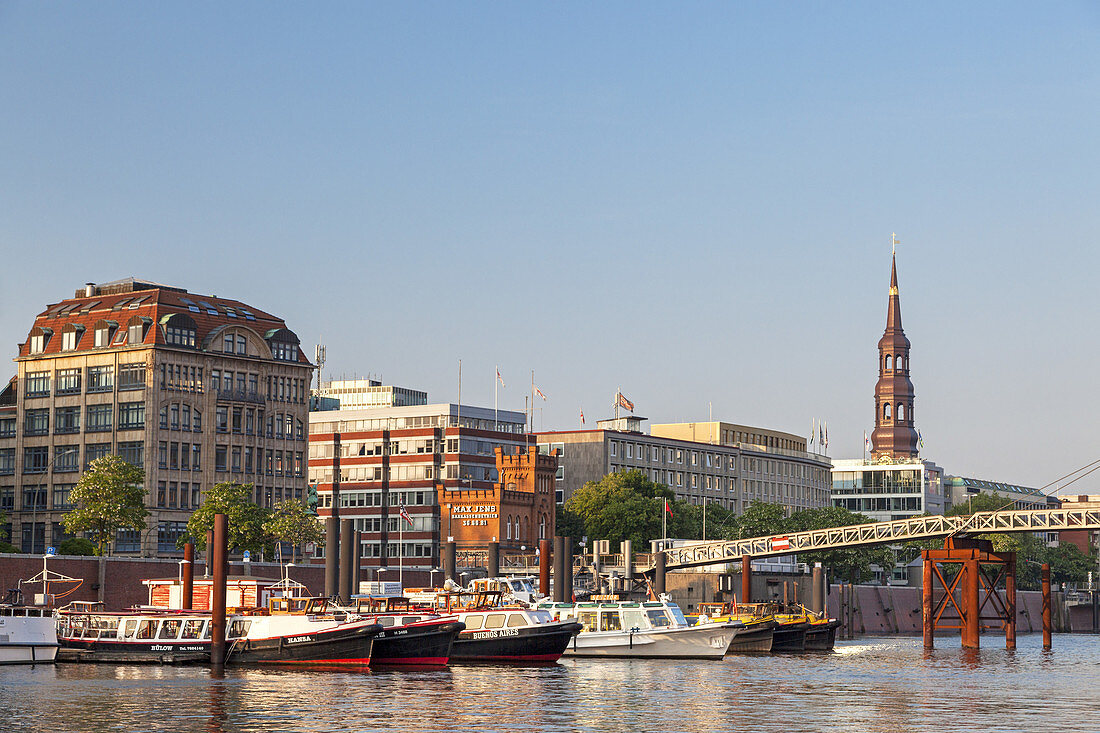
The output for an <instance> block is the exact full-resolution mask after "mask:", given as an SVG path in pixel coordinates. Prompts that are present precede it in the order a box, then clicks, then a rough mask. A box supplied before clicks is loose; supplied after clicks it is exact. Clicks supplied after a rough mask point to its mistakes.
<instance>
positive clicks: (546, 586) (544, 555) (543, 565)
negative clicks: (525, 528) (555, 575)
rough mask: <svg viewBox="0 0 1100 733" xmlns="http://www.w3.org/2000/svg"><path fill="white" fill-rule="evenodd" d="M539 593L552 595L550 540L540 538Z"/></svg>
mask: <svg viewBox="0 0 1100 733" xmlns="http://www.w3.org/2000/svg"><path fill="white" fill-rule="evenodd" d="M539 595H540V596H542V597H543V598H546V597H547V596H549V595H550V540H539Z"/></svg>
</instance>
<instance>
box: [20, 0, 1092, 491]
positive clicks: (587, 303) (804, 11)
mask: <svg viewBox="0 0 1100 733" xmlns="http://www.w3.org/2000/svg"><path fill="white" fill-rule="evenodd" d="M0 100H2V103H0V161H2V165H0V251H2V252H3V255H4V266H3V267H2V268H0V344H2V343H6V344H7V348H8V350H9V353H10V354H11V355H12V356H13V357H14V355H15V350H16V345H17V344H18V343H20V342H22V341H23V340H25V338H26V335H27V332H28V330H29V329H30V327H31V324H32V322H33V319H34V316H35V315H36V314H37V313H39V312H41V311H42V310H43V309H44V308H45V306H46V304H48V303H54V302H57V301H59V300H61V299H63V298H66V297H72V294H73V292H74V290H76V288H78V287H80V286H82V285H83V283H85V282H106V281H110V280H115V279H118V278H123V277H130V276H135V277H138V278H144V279H150V280H153V281H157V282H162V283H166V284H171V285H177V286H181V287H184V288H187V289H188V290H189V291H191V292H193V293H199V294H205V295H218V296H221V297H230V298H236V299H239V300H241V301H243V302H245V303H247V304H250V305H252V306H254V307H257V308H260V309H263V310H267V311H269V312H272V313H274V314H276V315H278V316H280V317H282V318H284V319H285V320H286V321H287V323H288V325H289V327H290V328H291V329H292V330H294V331H295V332H296V333H297V334H298V335H299V337H300V338H301V340H302V344H303V348H304V350H305V351H306V353H307V354H308V355H310V356H311V357H312V354H313V345H314V344H316V343H318V342H321V343H324V344H325V345H326V347H327V354H328V359H327V363H326V365H325V368H324V379H326V380H327V379H329V378H330V377H332V378H340V377H348V378H350V377H353V376H366V375H372V376H377V377H380V378H381V379H382V380H383V381H384V382H386V383H390V384H397V385H400V386H405V387H411V388H416V389H423V390H426V391H427V392H428V394H429V399H430V401H433V402H437V401H438V402H443V401H455V400H456V399H457V397H458V371H459V360H461V363H462V401H463V402H464V403H466V404H476V405H482V406H492V405H493V401H494V383H495V369H496V368H497V367H499V369H500V372H501V375H502V377H503V379H504V384H505V387H504V388H503V389H499V390H498V392H497V395H496V399H497V400H498V401H499V406H500V407H501V409H505V408H507V409H516V410H523V409H524V405H525V403H524V398H525V397H526V396H527V395H528V393H529V392H530V384H531V375H532V371H533V372H534V380H535V383H536V385H537V386H538V387H539V389H541V390H542V392H543V393H545V394H546V396H547V398H548V399H547V401H545V402H543V401H542V400H541V399H539V400H538V404H537V407H538V408H539V409H538V411H537V412H536V415H535V418H534V422H535V427H536V428H538V429H545V430H555V429H571V428H575V427H577V426H578V425H579V413H580V411H581V410H583V411H584V414H585V417H586V418H587V420H588V427H593V424H594V421H595V419H598V418H601V417H606V416H608V415H610V414H611V412H612V403H613V400H614V395H615V392H616V390H617V389H621V390H622V392H623V394H625V395H626V396H627V397H628V398H629V399H630V400H632V401H633V402H634V403H635V405H636V410H637V414H639V415H642V416H645V417H648V418H649V419H650V420H651V421H652V422H673V421H702V420H707V419H708V418H709V417H710V416H713V418H714V419H720V420H725V421H729V422H736V423H742V424H748V425H753V426H760V427H766V428H772V429H777V430H786V431H789V432H793V433H796V434H800V435H803V436H806V435H807V434H808V433H809V431H810V425H811V421H812V420H818V421H826V422H827V424H828V430H829V442H830V445H829V454H830V455H831V456H832V457H834V458H857V457H860V456H861V455H862V452H863V435H864V431H868V432H869V431H870V429H871V428H872V427H873V422H874V385H875V381H876V379H877V351H876V343H877V341H878V339H879V337H880V336H881V335H882V330H883V327H884V325H885V318H886V305H887V290H888V284H889V274H890V239H891V233H893V232H896V233H897V237H898V239H899V240H900V241H901V244H900V245H898V250H897V258H898V278H899V283H900V289H901V302H902V312H903V316H904V326H905V330H906V334H907V335H908V337H909V339H910V340H911V341H912V364H911V366H912V379H913V382H914V384H915V388H916V404H915V410H914V415H915V417H916V421H917V426H918V427H919V429H920V430H921V433H922V435H923V437H924V442H925V447H924V456H925V457H927V458H929V459H931V460H933V461H935V462H937V463H938V464H939V465H941V466H943V467H944V469H945V470H946V471H947V472H948V473H951V474H955V475H965V476H972V477H977V478H984V479H989V480H995V481H1004V482H1010V483H1018V484H1023V485H1027V486H1033V487H1040V486H1043V485H1045V484H1047V483H1048V482H1051V481H1054V480H1055V479H1057V478H1058V477H1060V476H1062V475H1063V474H1067V473H1069V472H1071V471H1073V470H1074V469H1077V468H1079V467H1081V466H1084V465H1086V464H1089V463H1091V462H1093V461H1095V460H1097V459H1098V458H1100V447H1098V446H1100V440H1098V439H1097V437H1098V436H1100V425H1098V421H1097V419H1096V414H1097V407H1098V406H1100V400H1098V397H1100V394H1098V392H1100V387H1098V386H1097V385H1098V380H1097V379H1096V377H1095V369H1094V367H1090V366H1089V365H1096V364H1098V363H1100V342H1098V340H1097V338H1096V334H1097V332H1098V330H1100V328H1098V327H1100V323H1098V321H1100V317H1098V314H1100V308H1098V307H1097V305H1096V302H1095V298H1094V291H1095V290H1096V288H1097V283H1096V276H1097V273H1098V272H1100V253H1098V252H1100V250H1098V247H1097V244H1098V242H1097V240H1098V232H1100V209H1098V207H1097V202H1098V201H1100V185H1098V170H1100V147H1098V142H1097V140H1098V133H1097V131H1098V130H1100V124H1098V123H1100V6H1098V5H1097V4H1095V3H1092V2H1055V3H1041V4H1035V3H1016V2H988V3H983V2H975V3H965V4H960V3H947V2H943V3H937V2H927V3H911V4H900V3H878V2H868V3H855V2H852V3H824V2H805V3H694V2H689V3H648V2H642V3H626V2H608V3H598V4H594V3H547V4H536V3H499V2H498V3H474V2H464V3H452V2H441V3H430V2H421V3H388V4H384V3H349V4H339V3H317V4H313V3H310V4H293V3H268V2H254V3H248V2H241V3H233V4H222V3H143V2H131V3H112V2H100V3H75V2H73V3H57V2H50V3H38V2H2V1H0ZM10 370H11V372H12V374H14V373H15V366H14V364H13V365H12V366H11V368H10ZM498 386H499V385H498ZM1079 490H1080V491H1081V493H1085V492H1092V493H1100V471H1098V472H1097V473H1094V474H1092V475H1091V476H1089V477H1087V478H1085V479H1083V480H1081V481H1079V482H1078V483H1076V484H1074V485H1073V488H1072V489H1071V490H1070V493H1077V492H1078V491H1079Z"/></svg>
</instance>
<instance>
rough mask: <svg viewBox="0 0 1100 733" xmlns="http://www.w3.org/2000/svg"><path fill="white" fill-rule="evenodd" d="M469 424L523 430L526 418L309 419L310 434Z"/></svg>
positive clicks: (473, 426) (437, 416)
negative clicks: (310, 421) (311, 421)
mask: <svg viewBox="0 0 1100 733" xmlns="http://www.w3.org/2000/svg"><path fill="white" fill-rule="evenodd" d="M444 427H447V428H469V429H470V430H486V431H496V432H501V433H524V432H526V430H527V424H526V423H525V422H508V421H505V420H503V419H502V420H482V419H479V418H474V417H467V416H466V415H463V416H462V417H461V418H460V417H459V416H457V415H413V416H409V417H383V418H374V419H370V420H333V421H328V422H316V423H311V424H310V426H309V432H310V434H328V433H366V432H374V431H378V430H407V429H413V428H444Z"/></svg>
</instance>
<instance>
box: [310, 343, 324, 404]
mask: <svg viewBox="0 0 1100 733" xmlns="http://www.w3.org/2000/svg"><path fill="white" fill-rule="evenodd" d="M322 338H324V337H323V336H318V337H317V340H318V341H320V340H321V339H322ZM313 363H314V364H316V365H317V392H318V394H320V391H321V367H323V366H324V365H325V345H324V344H317V346H316V347H314V349H313Z"/></svg>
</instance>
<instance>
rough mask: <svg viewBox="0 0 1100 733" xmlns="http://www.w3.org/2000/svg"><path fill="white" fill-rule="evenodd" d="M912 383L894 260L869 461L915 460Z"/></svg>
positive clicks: (880, 344)
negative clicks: (885, 459)
mask: <svg viewBox="0 0 1100 733" xmlns="http://www.w3.org/2000/svg"><path fill="white" fill-rule="evenodd" d="M913 425H914V423H913V383H912V382H911V381H909V339H907V338H906V337H905V331H903V330H902V328H901V298H900V296H899V295H898V266H897V256H896V255H893V256H892V257H891V261H890V305H889V307H888V309H887V311H886V330H885V331H884V332H883V334H882V338H880V339H879V341H878V384H876V385H875V430H874V432H873V433H871V444H872V448H871V458H872V459H874V460H879V459H883V458H890V459H908V458H916V457H917V429H916V428H915V427H913Z"/></svg>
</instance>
